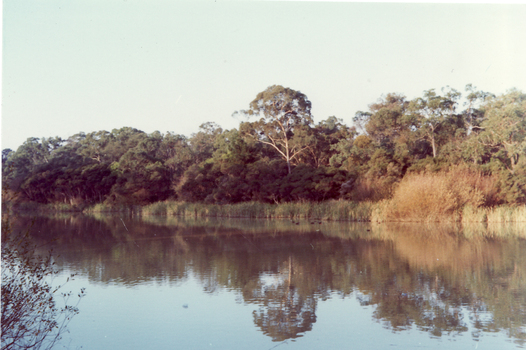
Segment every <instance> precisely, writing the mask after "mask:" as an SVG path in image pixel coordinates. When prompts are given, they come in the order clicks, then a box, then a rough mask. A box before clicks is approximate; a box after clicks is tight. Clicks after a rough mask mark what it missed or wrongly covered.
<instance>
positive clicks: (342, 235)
mask: <svg viewBox="0 0 526 350" xmlns="http://www.w3.org/2000/svg"><path fill="white" fill-rule="evenodd" d="M27 222H28V219H27V218H20V219H19V221H18V225H19V228H18V230H23V228H22V226H24V225H25V223H27ZM496 232H497V231H496V230H493V231H491V230H490V228H487V227H486V228H480V227H478V228H476V229H472V230H471V231H465V230H464V231H462V230H460V229H459V228H458V227H447V226H446V227H436V226H435V227H426V226H422V225H382V226H381V225H373V226H370V225H366V224H356V223H354V224H353V223H332V224H323V225H311V224H310V223H307V222H306V223H303V224H302V225H294V224H292V223H290V222H287V221H266V220H260V221H250V220H236V221H234V220H232V221H227V220H225V221H218V220H201V221H194V220H184V219H181V218H163V217H148V218H145V219H144V220H141V219H139V218H121V217H118V216H100V217H86V216H81V215H77V216H64V217H60V218H57V217H55V218H45V217H38V218H35V219H34V224H33V228H32V234H33V236H34V238H35V239H36V240H39V242H40V243H41V244H43V243H46V242H51V243H50V245H52V246H53V247H54V249H55V251H56V252H57V253H58V254H59V255H60V258H59V259H58V262H59V264H62V265H63V266H66V267H68V268H71V269H74V270H76V271H78V272H80V273H83V274H85V275H87V276H88V277H89V279H90V281H91V282H93V283H99V284H108V283H110V282H111V283H118V284H122V285H127V286H134V285H138V284H142V283H145V282H152V281H162V282H168V283H171V284H181V283H182V282H184V281H185V280H186V279H188V276H189V274H190V273H192V274H193V275H195V276H198V278H199V279H200V281H201V284H202V286H203V289H204V291H206V292H208V293H214V292H216V291H217V290H220V289H221V290H230V291H233V292H235V293H238V294H239V295H240V296H241V298H242V300H243V302H244V303H246V304H253V305H257V306H258V308H257V310H255V311H254V312H253V321H254V325H255V326H256V327H258V328H259V329H260V330H261V331H262V332H263V333H264V334H266V335H268V336H269V337H271V338H272V340H274V341H284V340H287V339H294V338H297V337H301V336H302V335H303V334H305V333H306V332H308V331H310V330H312V329H313V327H314V324H315V322H316V319H317V318H316V309H317V304H318V303H319V301H320V300H325V299H327V298H330V297H334V296H340V297H346V296H349V295H351V294H353V293H354V295H355V296H356V297H357V298H358V299H359V300H360V302H361V303H362V304H363V305H372V306H374V313H373V317H374V318H375V319H376V320H377V321H378V322H380V323H381V324H382V325H384V327H386V328H388V329H390V330H393V331H396V332H403V331H405V330H409V329H412V328H416V329H419V330H421V331H425V332H428V333H429V335H430V336H431V337H437V338H438V337H442V336H444V335H449V336H454V335H455V334H465V333H467V332H468V331H469V332H471V334H470V336H471V337H472V338H473V339H474V340H477V339H478V338H479V337H480V336H481V335H482V334H483V333H495V332H505V333H506V334H507V336H508V337H509V338H510V339H512V340H513V341H514V342H516V343H517V344H519V345H523V344H524V343H525V340H526V334H525V326H526V289H525V288H524V287H525V282H526V280H525V273H526V257H525V255H524V254H522V252H523V251H524V249H525V248H526V242H525V240H524V239H523V238H521V235H522V233H521V232H519V233H518V234H513V233H512V234H510V233H509V232H508V233H507V235H503V234H499V233H498V232H497V233H496Z"/></svg>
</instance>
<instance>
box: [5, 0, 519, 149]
mask: <svg viewBox="0 0 526 350" xmlns="http://www.w3.org/2000/svg"><path fill="white" fill-rule="evenodd" d="M2 57H3V67H2V68H3V70H2V72H3V77H2V95H3V96H2V148H12V149H16V148H17V147H18V146H20V145H21V144H22V143H23V142H24V141H25V140H26V139H27V138H28V137H50V136H61V137H64V138H66V137H68V136H71V135H73V134H75V133H78V132H80V131H83V132H86V133H88V132H91V131H98V130H108V131H111V129H113V128H120V127H123V126H131V127H135V128H138V129H140V130H143V131H145V132H148V133H150V132H153V131H155V130H159V131H161V132H163V133H164V132H167V131H173V132H175V133H178V134H184V135H187V136H190V134H192V133H194V132H197V131H198V127H199V125H200V124H202V123H205V122H208V121H211V122H216V123H217V124H219V125H221V126H222V127H223V128H225V129H231V128H237V127H238V126H239V120H236V119H234V118H233V117H232V113H233V112H235V111H236V110H240V109H246V108H247V107H248V104H249V103H250V101H252V100H253V99H254V98H255V96H256V94H257V93H258V92H260V91H262V90H264V89H265V88H267V87H268V86H270V85H273V84H280V85H283V86H286V87H290V88H293V89H296V90H300V91H301V92H303V93H305V94H306V95H307V96H308V98H309V99H310V100H311V101H312V105H313V109H312V110H313V114H314V118H315V121H316V122H319V121H321V120H323V119H326V118H327V117H329V116H332V115H334V116H336V117H338V118H342V119H343V120H344V121H345V122H346V123H347V124H348V125H352V118H353V116H354V114H355V113H356V111H358V110H366V109H367V106H368V105H369V104H371V103H373V102H375V101H376V100H377V99H378V98H379V97H380V96H381V95H382V94H386V93H389V92H399V93H403V94H405V95H406V96H407V97H408V98H414V97H417V96H421V94H422V92H423V91H424V90H427V89H431V88H436V89H440V88H441V87H444V86H446V85H449V86H451V87H453V88H456V89H458V90H462V91H463V89H464V86H465V85H466V84H468V83H472V84H473V85H475V86H477V87H478V88H479V89H482V90H485V91H490V92H493V93H496V94H501V93H504V92H505V91H506V90H508V89H510V88H513V87H516V88H518V89H520V90H522V91H526V5H525V4H512V5H492V4H464V5H455V4H425V3H352V2H333V3H328V2H283V1H279V2H249V1H238V2H232V1H230V2H226V1H221V0H217V2H216V1H200V2H196V1H192V2H183V1H173V0H172V1H168V0H164V1H161V0H149V1H144V0H119V1H116V0H63V1H60V0H4V1H3V53H2Z"/></svg>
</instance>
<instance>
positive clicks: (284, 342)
mask: <svg viewBox="0 0 526 350" xmlns="http://www.w3.org/2000/svg"><path fill="white" fill-rule="evenodd" d="M283 344H288V340H285V341H282V342H281V343H279V344H276V345H274V346H273V347H271V348H270V349H268V350H272V349H274V348H277V347H278V346H280V345H283Z"/></svg>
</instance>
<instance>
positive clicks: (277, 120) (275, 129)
mask: <svg viewBox="0 0 526 350" xmlns="http://www.w3.org/2000/svg"><path fill="white" fill-rule="evenodd" d="M311 106H312V104H311V102H310V101H309V99H308V98H307V96H306V95H305V94H303V93H301V92H299V91H296V90H293V89H290V88H285V87H283V86H281V85H272V86H270V87H268V88H267V89H266V90H264V91H262V92H260V93H259V94H257V96H256V98H255V99H254V100H253V101H252V102H251V103H250V105H249V109H247V110H242V111H238V112H235V113H234V114H243V115H245V116H247V117H248V118H252V117H254V118H257V117H259V118H260V119H259V120H257V121H255V122H246V123H242V124H241V126H240V129H241V132H242V133H243V134H244V135H246V136H248V137H251V138H253V139H254V140H257V141H258V142H261V143H263V144H265V145H268V146H270V147H271V148H272V149H274V150H275V151H276V152H277V153H278V154H279V156H280V157H281V158H283V159H284V160H285V162H286V163H287V169H288V172H289V174H290V173H291V170H292V168H291V163H292V162H293V161H294V160H296V159H297V158H298V157H299V155H300V154H302V153H303V152H304V151H306V150H307V148H308V146H309V145H308V144H306V143H305V141H306V140H305V139H306V136H307V135H308V131H309V129H310V127H311V125H312V115H311ZM300 133H303V135H302V137H301V139H300V138H299V137H295V136H296V135H297V134H300Z"/></svg>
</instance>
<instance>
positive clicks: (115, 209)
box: [82, 203, 141, 214]
mask: <svg viewBox="0 0 526 350" xmlns="http://www.w3.org/2000/svg"><path fill="white" fill-rule="evenodd" d="M82 212H84V213H88V214H91V213H123V214H124V213H125V214H137V213H140V212H141V207H140V206H136V205H125V204H117V205H112V204H106V203H97V204H95V205H93V206H91V207H88V208H85V209H84V210H83V211H82Z"/></svg>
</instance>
